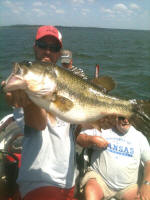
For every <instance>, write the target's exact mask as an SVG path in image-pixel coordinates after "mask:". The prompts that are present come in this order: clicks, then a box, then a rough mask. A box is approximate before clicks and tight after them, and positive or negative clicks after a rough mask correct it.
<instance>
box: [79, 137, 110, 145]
mask: <svg viewBox="0 0 150 200" xmlns="http://www.w3.org/2000/svg"><path fill="white" fill-rule="evenodd" d="M76 142H77V144H79V145H80V146H82V147H92V146H96V147H99V148H106V147H107V146H108V142H107V141H106V140H105V139H104V138H103V137H101V136H91V135H87V134H79V135H78V136H77V139H76Z"/></svg>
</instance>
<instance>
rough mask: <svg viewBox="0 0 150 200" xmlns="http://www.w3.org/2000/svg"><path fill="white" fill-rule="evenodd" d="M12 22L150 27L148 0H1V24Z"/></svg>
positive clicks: (146, 28)
mask: <svg viewBox="0 0 150 200" xmlns="http://www.w3.org/2000/svg"><path fill="white" fill-rule="evenodd" d="M14 24H30V25H62V26H81V27H87V26H88V27H101V28H121V29H122V28H123V29H142V30H150V0H0V26H5V25H6V26H7V25H14Z"/></svg>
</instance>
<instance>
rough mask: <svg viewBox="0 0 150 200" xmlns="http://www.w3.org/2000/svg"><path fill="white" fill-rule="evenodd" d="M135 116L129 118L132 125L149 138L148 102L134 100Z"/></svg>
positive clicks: (149, 109)
mask: <svg viewBox="0 0 150 200" xmlns="http://www.w3.org/2000/svg"><path fill="white" fill-rule="evenodd" d="M134 109H135V112H134V113H135V114H134V115H133V116H132V118H131V123H132V125H133V126H134V127H135V128H136V129H137V130H139V131H141V132H142V133H143V134H144V135H145V136H146V137H148V138H150V100H136V104H135V107H134Z"/></svg>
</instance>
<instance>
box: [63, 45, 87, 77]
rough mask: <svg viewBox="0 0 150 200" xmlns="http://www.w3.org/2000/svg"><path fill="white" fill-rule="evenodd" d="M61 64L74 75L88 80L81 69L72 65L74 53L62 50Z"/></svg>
mask: <svg viewBox="0 0 150 200" xmlns="http://www.w3.org/2000/svg"><path fill="white" fill-rule="evenodd" d="M61 64H62V66H63V67H64V68H66V69H69V70H70V71H72V72H73V73H74V74H76V75H78V76H80V77H81V78H83V79H85V80H86V79H88V78H87V76H86V75H85V73H84V71H83V70H82V69H81V68H79V67H75V66H73V65H72V52H71V51H69V50H65V49H63V50H61Z"/></svg>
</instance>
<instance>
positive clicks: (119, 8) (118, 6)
mask: <svg viewBox="0 0 150 200" xmlns="http://www.w3.org/2000/svg"><path fill="white" fill-rule="evenodd" d="M114 10H116V11H119V12H121V11H126V10H128V8H127V6H125V5H124V4H122V3H119V4H116V5H115V6H114Z"/></svg>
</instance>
